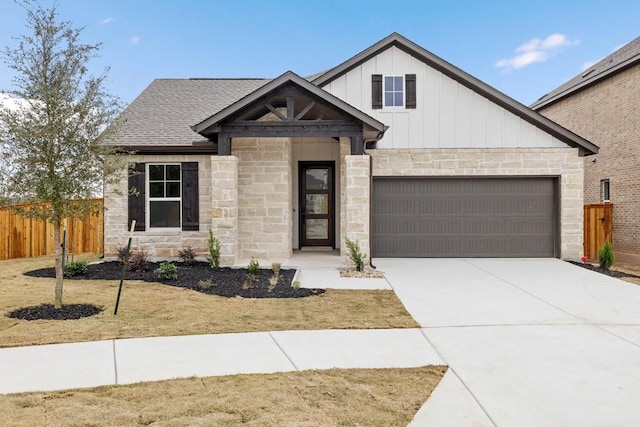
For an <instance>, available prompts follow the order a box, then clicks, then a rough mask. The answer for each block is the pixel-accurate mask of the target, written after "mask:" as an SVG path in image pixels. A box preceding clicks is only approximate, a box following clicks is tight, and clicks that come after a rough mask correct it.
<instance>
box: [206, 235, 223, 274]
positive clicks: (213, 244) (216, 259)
mask: <svg viewBox="0 0 640 427" xmlns="http://www.w3.org/2000/svg"><path fill="white" fill-rule="evenodd" d="M207 261H209V265H210V266H211V268H215V269H217V268H219V267H220V241H219V240H218V238H217V237H215V236H214V235H213V230H211V229H209V257H207Z"/></svg>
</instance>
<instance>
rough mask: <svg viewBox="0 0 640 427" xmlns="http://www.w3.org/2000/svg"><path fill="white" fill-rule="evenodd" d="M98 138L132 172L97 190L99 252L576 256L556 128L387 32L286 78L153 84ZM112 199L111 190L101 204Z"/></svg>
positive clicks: (576, 218) (575, 151) (562, 134)
mask: <svg viewBox="0 0 640 427" xmlns="http://www.w3.org/2000/svg"><path fill="white" fill-rule="evenodd" d="M124 115H125V118H126V122H125V123H124V125H123V126H122V128H121V129H120V133H119V135H118V137H117V139H116V140H115V141H114V143H115V144H117V145H118V146H120V147H123V149H127V150H134V151H135V155H134V156H133V159H132V160H133V161H134V162H135V165H134V169H135V170H136V172H137V173H136V174H134V175H132V176H130V177H129V186H130V187H135V188H136V189H137V190H138V193H137V194H134V195H130V196H127V195H126V190H127V179H126V173H125V171H123V180H122V184H121V185H120V186H119V187H118V188H114V187H110V188H107V189H106V191H105V207H106V209H107V211H106V213H105V230H104V232H105V255H106V256H107V257H113V256H115V253H116V248H117V247H118V246H121V245H123V243H124V242H125V241H126V236H127V230H128V224H130V222H131V221H132V220H133V219H136V221H137V224H138V226H137V227H136V229H137V233H136V240H135V246H137V247H140V248H144V249H145V250H148V251H149V252H150V253H151V254H152V255H153V256H157V257H174V256H176V255H177V253H178V251H179V250H180V249H181V248H183V247H185V246H189V245H190V246H192V247H194V248H195V249H196V250H197V251H198V252H199V253H200V254H203V255H204V254H206V250H207V238H208V232H209V230H210V229H211V230H213V233H214V234H215V236H217V237H218V239H219V240H220V241H221V244H222V262H223V263H224V264H237V263H244V262H246V260H248V259H250V258H251V257H255V258H256V259H258V260H260V261H261V262H263V261H281V260H286V259H288V258H289V257H290V256H291V254H292V252H293V251H294V250H298V249H301V248H318V247H323V248H327V247H329V248H340V249H341V251H342V252H343V253H344V246H345V245H344V244H343V242H344V239H345V237H349V238H351V239H353V240H357V241H358V242H359V243H360V246H361V247H362V249H363V250H364V252H365V253H366V254H367V255H370V254H371V255H372V256H373V257H561V258H569V259H579V258H580V256H581V253H582V204H583V200H582V190H583V189H582V182H583V162H582V156H584V155H590V154H593V153H595V152H597V150H598V148H597V147H596V146H595V145H593V144H592V143H590V142H589V141H587V140H585V139H583V138H581V137H579V136H577V135H575V134H573V133H571V132H569V131H567V130H566V129H564V128H563V127H561V126H559V125H557V124H556V123H554V122H552V121H551V120H548V119H546V118H544V117H543V116H541V115H539V114H538V113H535V112H534V111H532V110H530V109H529V108H527V107H526V106H524V105H522V104H520V103H518V102H516V101H514V100H513V99H511V98H509V97H507V96H506V95H504V94H502V93H500V92H499V91H497V90H496V89H494V88H492V87H490V86H488V85H487V84H485V83H483V82H481V81H479V80H478V79H476V78H474V77H473V76H470V75H469V74H467V73H465V72H464V71H462V70H460V69H458V68H456V67H454V66H453V65H451V64H449V63H447V62H445V61H444V60H442V59H440V58H438V57H437V56H435V55H433V54H432V53H430V52H428V51H427V50H425V49H423V48H422V47H420V46H418V45H416V44H415V43H413V42H411V41H409V40H407V39H406V38H404V37H402V36H400V35H399V34H396V33H394V34H391V35H390V36H388V37H386V38H384V39H383V40H381V41H380V42H378V43H376V44H374V45H373V46H371V47H369V48H367V49H366V50H364V51H362V52H360V53H359V54H357V55H355V56H354V57H352V58H350V59H349V60H347V61H345V62H343V63H341V64H339V65H338V66H336V67H335V68H333V69H331V70H329V71H326V72H323V73H320V74H317V75H314V76H312V77H309V78H306V79H304V78H301V77H299V76H298V75H296V74H295V73H293V72H291V71H288V72H285V73H284V74H282V75H281V76H279V77H277V78H275V79H273V80H269V79H159V80H155V81H154V82H152V83H151V84H150V85H149V87H147V88H146V89H145V90H144V91H143V92H142V93H141V94H140V96H139V97H138V98H136V99H135V100H134V101H133V102H132V104H131V105H130V106H129V107H128V108H127V110H126V111H125V113H124ZM115 190H120V193H125V194H124V195H123V194H118V192H116V191H115Z"/></svg>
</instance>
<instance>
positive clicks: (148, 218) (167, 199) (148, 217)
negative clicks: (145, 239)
mask: <svg viewBox="0 0 640 427" xmlns="http://www.w3.org/2000/svg"><path fill="white" fill-rule="evenodd" d="M151 166H164V167H165V172H166V167H167V166H178V167H180V181H179V182H180V195H179V196H178V197H151V191H150V188H149V187H150V185H149V184H150V183H151V173H149V168H150V167H151ZM145 177H146V178H145V190H146V194H147V198H146V199H147V200H145V221H146V223H147V230H163V231H175V230H182V164H181V163H147V164H146V170H145ZM171 181H172V182H175V181H174V180H171ZM164 182H165V183H166V182H167V176H166V174H165V179H164ZM165 191H166V189H165ZM176 201H177V202H179V203H180V208H179V213H180V224H179V225H178V226H177V227H152V226H151V202H176Z"/></svg>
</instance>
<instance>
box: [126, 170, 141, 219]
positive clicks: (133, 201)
mask: <svg viewBox="0 0 640 427" xmlns="http://www.w3.org/2000/svg"><path fill="white" fill-rule="evenodd" d="M144 187H145V185H144V163H133V164H131V165H130V166H129V188H128V189H127V191H128V192H129V203H128V204H129V221H128V223H127V230H130V229H131V221H133V220H134V219H135V220H136V228H135V231H144V230H145V217H144V206H145V197H144Z"/></svg>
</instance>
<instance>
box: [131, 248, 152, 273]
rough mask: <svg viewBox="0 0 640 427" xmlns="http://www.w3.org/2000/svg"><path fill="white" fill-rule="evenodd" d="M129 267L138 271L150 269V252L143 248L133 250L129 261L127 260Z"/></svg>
mask: <svg viewBox="0 0 640 427" xmlns="http://www.w3.org/2000/svg"><path fill="white" fill-rule="evenodd" d="M127 269H128V270H129V271H137V272H138V273H142V272H143V271H147V270H148V269H149V253H148V252H147V251H143V250H140V251H136V252H132V253H131V256H130V257H129V261H127Z"/></svg>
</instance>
